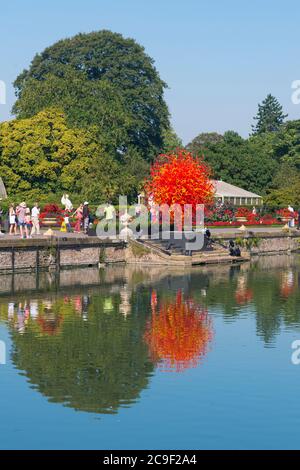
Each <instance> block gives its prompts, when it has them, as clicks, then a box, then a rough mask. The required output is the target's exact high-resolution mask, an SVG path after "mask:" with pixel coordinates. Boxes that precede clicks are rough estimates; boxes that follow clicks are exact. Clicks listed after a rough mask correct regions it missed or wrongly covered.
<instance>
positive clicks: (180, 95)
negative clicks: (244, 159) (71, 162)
mask: <svg viewBox="0 0 300 470" xmlns="http://www.w3.org/2000/svg"><path fill="white" fill-rule="evenodd" d="M0 11H1V29H0V57H1V67H0V80H4V81H5V82H6V83H7V87H8V102H7V105H5V106H4V105H0V120H5V119H8V118H9V117H10V109H11V106H12V104H13V101H14V91H13V87H12V81H13V80H14V79H15V77H16V76H17V75H18V73H19V72H21V71H22V70H23V69H24V68H26V67H28V65H29V64H30V61H31V59H32V58H33V56H34V55H35V53H36V52H41V51H42V50H43V49H44V48H45V47H47V46H48V45H51V44H52V43H54V42H55V41H57V40H59V39H61V38H65V37H69V36H72V35H74V34H76V33H78V32H90V31H93V30H100V29H110V30H112V31H115V32H119V33H122V34H123V35H124V36H126V37H133V38H135V39H136V40H137V41H138V42H139V43H140V44H142V45H143V46H144V47H145V48H146V52H147V53H148V54H149V55H150V56H152V57H153V58H154V59H155V63H156V67H157V69H158V70H159V72H160V75H161V77H162V78H163V79H164V80H165V81H166V82H167V83H168V85H169V87H170V88H169V90H168V91H167V93H166V99H167V102H168V104H169V107H170V111H171V115H172V123H173V126H174V128H175V130H176V132H177V133H178V134H179V135H180V137H182V139H183V140H184V142H185V143H186V142H188V141H189V140H191V139H192V138H193V137H194V136H195V135H197V134H198V133H200V132H206V131H218V132H221V133H222V132H224V131H225V130H228V129H234V130H236V131H238V132H239V133H240V134H242V135H243V136H247V135H248V133H249V132H250V126H251V123H252V118H253V115H254V114H255V113H256V110H257V103H258V102H260V101H262V99H263V98H264V97H265V96H266V94H267V93H269V92H271V93H272V94H274V95H275V96H276V97H277V98H278V99H279V101H280V102H281V104H282V105H283V106H284V110H285V111H286V112H288V113H289V117H290V118H292V119H296V118H299V117H300V105H294V104H292V102H291V82H292V81H293V80H297V79H300V62H299V55H300V46H299V44H300V41H299V37H300V29H299V17H300V15H299V13H300V2H299V0H285V1H284V2H283V1H278V0H251V1H248V2H246V1H241V0H185V1H184V0H84V1H82V0H51V1H49V0H48V1H40V0H13V1H11V2H3V3H2V4H1V10H0Z"/></svg>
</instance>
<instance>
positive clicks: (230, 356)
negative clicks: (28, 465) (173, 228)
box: [0, 255, 300, 449]
mask: <svg viewBox="0 0 300 470" xmlns="http://www.w3.org/2000/svg"><path fill="white" fill-rule="evenodd" d="M299 282H300V258H299V256H298V255H292V256H275V257H263V258H260V259H257V260H254V261H252V262H251V264H250V263H249V264H244V265H241V266H235V267H232V266H216V267H206V268H204V267H201V268H194V269H192V270H190V269H188V270H184V269H181V268H178V269H174V268H173V269H170V270H168V269H166V268H165V267H159V268H152V269H149V268H146V269H145V268H144V269H143V268H129V267H125V266H118V267H112V268H107V269H106V270H102V271H100V272H99V271H98V270H95V269H84V270H75V271H63V272H61V273H60V274H59V275H55V274H49V273H40V274H39V276H36V275H26V276H24V275H15V276H1V277H0V340H2V341H5V342H6V349H7V363H6V365H0V383H1V388H0V448H1V449H14V448H21V449H23V448H30V449H32V448H33V449H48V448H50V449H51V448H55V449H127V448H129V449H138V448H141V449H145V448H146V449H162V448H166V449H168V448H170V449H180V448H182V449H216V448H221V449H231V448H242V449H243V448H257V449H261V448H300V439H299V438H298V429H299V425H300V407H299V406H298V401H299V400H298V387H299V386H300V366H296V365H293V364H292V361H291V356H292V353H293V350H292V347H291V344H292V342H293V341H295V340H297V339H299V340H300V328H299V327H300V297H299Z"/></svg>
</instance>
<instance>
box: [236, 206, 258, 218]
mask: <svg viewBox="0 0 300 470" xmlns="http://www.w3.org/2000/svg"><path fill="white" fill-rule="evenodd" d="M235 217H246V218H247V219H250V218H253V217H255V215H254V214H253V213H252V211H251V210H250V209H248V207H239V208H238V209H237V211H236V213H235Z"/></svg>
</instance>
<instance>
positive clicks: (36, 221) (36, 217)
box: [31, 202, 41, 236]
mask: <svg viewBox="0 0 300 470" xmlns="http://www.w3.org/2000/svg"><path fill="white" fill-rule="evenodd" d="M40 212H41V211H40V208H39V205H38V203H37V202H36V203H35V204H34V206H33V208H32V210H31V222H32V230H31V236H32V235H35V234H37V235H40Z"/></svg>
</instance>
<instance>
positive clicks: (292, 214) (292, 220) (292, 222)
mask: <svg viewBox="0 0 300 470" xmlns="http://www.w3.org/2000/svg"><path fill="white" fill-rule="evenodd" d="M288 211H289V212H290V214H291V219H290V221H289V227H290V228H293V227H295V212H294V208H293V207H292V206H291V205H289V207H288Z"/></svg>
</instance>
